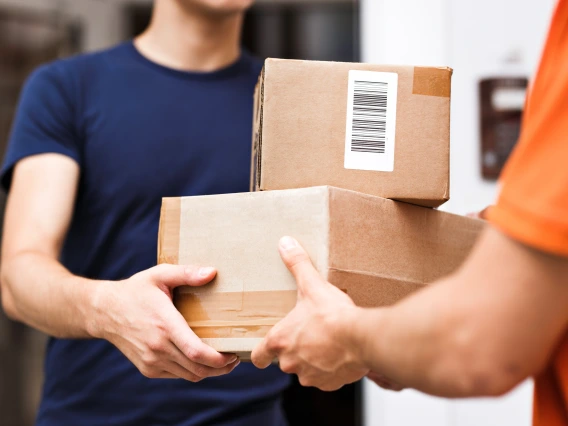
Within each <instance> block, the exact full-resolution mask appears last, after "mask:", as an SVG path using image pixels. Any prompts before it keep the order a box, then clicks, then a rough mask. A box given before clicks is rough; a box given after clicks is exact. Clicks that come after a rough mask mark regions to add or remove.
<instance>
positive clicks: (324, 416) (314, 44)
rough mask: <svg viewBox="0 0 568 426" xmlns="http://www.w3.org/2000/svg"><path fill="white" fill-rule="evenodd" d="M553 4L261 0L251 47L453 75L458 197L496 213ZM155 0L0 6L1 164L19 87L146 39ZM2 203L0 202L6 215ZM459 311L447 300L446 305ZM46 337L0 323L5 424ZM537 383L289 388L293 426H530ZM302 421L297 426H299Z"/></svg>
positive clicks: (21, 425)
mask: <svg viewBox="0 0 568 426" xmlns="http://www.w3.org/2000/svg"><path fill="white" fill-rule="evenodd" d="M554 3H555V2H554V0H539V1H538V2H535V1H531V0H477V1H476V2H467V1H461V0H427V1H425V0H359V1H355V0H257V4H256V5H255V6H254V7H253V8H252V9H251V10H250V12H249V13H248V15H247V17H246V20H245V27H244V32H243V44H244V46H246V47H247V48H248V49H249V50H250V51H252V52H253V53H254V54H256V55H258V56H260V57H268V56H271V57H280V58H294V59H318V60H334V61H364V62H375V63H391V64H420V65H438V66H450V67H452V68H454V77H453V85H452V142H451V144H452V147H451V151H452V152H451V156H452V158H451V164H452V175H451V186H452V192H451V200H450V202H448V203H447V204H445V205H444V206H443V210H447V211H452V212H455V213H466V212H470V211H475V210H478V209H481V208H483V207H484V206H486V205H488V204H490V203H491V202H492V201H493V200H494V198H495V196H496V194H497V190H498V188H497V183H496V178H497V177H498V175H499V172H500V170H501V166H502V164H503V162H504V161H505V160H506V159H507V156H508V155H509V153H510V151H511V149H512V147H513V146H514V144H515V142H516V139H517V136H518V132H519V123H520V119H521V116H522V105H523V101H524V96H525V93H526V87H527V82H528V80H529V79H530V78H531V76H532V75H533V74H534V71H535V67H536V65H537V63H538V59H539V53H540V48H541V46H542V43H543V42H544V38H545V35H546V28H547V24H548V20H549V19H550V16H551V13H552V9H553V6H554ZM150 13H151V1H150V0H0V156H3V155H4V151H5V148H6V142H7V137H8V134H9V129H10V125H11V121H12V118H13V114H14V109H15V106H16V104H17V99H18V95H19V92H20V89H21V86H22V84H23V82H24V80H25V78H26V77H27V75H28V74H29V73H30V71H31V70H33V69H34V68H35V67H36V66H38V65H39V64H41V63H44V62H46V61H50V60H53V59H56V58H58V57H63V56H67V55H72V54H76V53H80V52H85V51H93V50H97V49H101V48H105V47H108V46H111V45H113V44H116V43H118V42H120V41H123V40H126V39H129V38H131V37H133V36H135V35H136V34H138V33H139V32H140V31H142V30H143V29H144V28H145V26H146V25H147V23H148V19H149V17H150ZM3 206H4V194H1V195H0V215H1V212H2V211H3ZM448 303H451V301H448ZM44 343H45V337H44V336H42V335H41V334H39V333H37V332H35V331H32V330H30V329H28V328H26V327H25V326H22V325H20V324H16V323H13V322H11V321H9V320H8V319H6V318H5V317H4V316H3V314H2V313H0V425H2V426H27V425H31V424H33V419H34V416H35V411H36V407H37V403H38V401H39V396H40V390H41V383H42V359H43V351H44ZM531 392H532V384H531V383H530V382H527V383H524V384H523V385H521V386H520V387H519V388H518V389H516V390H515V391H513V392H512V393H511V394H509V395H507V396H505V397H503V398H500V399H497V400H485V399H474V400H466V401H462V400H454V401H448V400H444V399H439V398H431V397H427V396H424V395H422V394H420V393H418V392H413V391H405V392H402V393H400V394H394V393H389V392H384V391H382V390H380V389H379V388H377V387H375V386H374V385H372V384H371V383H368V382H364V383H362V384H357V385H353V386H349V387H346V388H344V389H342V390H341V391H339V392H335V393H328V394H325V393H321V392H318V391H315V390H309V389H301V388H300V387H299V386H297V385H296V386H293V387H292V388H291V389H290V390H289V391H288V393H287V395H286V402H285V406H286V410H287V412H288V416H289V418H290V421H291V424H292V425H296V424H310V425H314V426H318V425H322V426H324V425H325V426H327V425H329V426H335V425H337V426H351V425H353V426H363V425H364V426H371V425H373V426H375V425H376V426H411V425H421V426H430V425H436V426H474V425H476V426H477V425H484V426H491V425H495V426H497V425H499V426H509V425H510V426H525V425H526V426H528V425H529V424H530V416H531V409H532V404H531V398H532V395H531ZM300 422H301V423H300Z"/></svg>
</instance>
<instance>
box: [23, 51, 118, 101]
mask: <svg viewBox="0 0 568 426" xmlns="http://www.w3.org/2000/svg"><path fill="white" fill-rule="evenodd" d="M125 49H126V46H125V44H120V45H118V46H115V47H112V48H110V49H105V50H100V51H96V52H91V53H83V54H78V55H74V56H70V57H68V58H63V59H57V60H55V61H52V62H48V63H46V64H43V65H41V66H40V67H38V68H36V69H35V70H34V71H33V72H32V73H31V74H30V76H29V77H28V79H27V82H26V88H27V89H28V90H30V89H33V90H34V91H38V90H40V91H44V90H55V91H59V92H64V93H69V94H70V93H73V92H74V91H77V90H80V88H81V86H82V85H85V84H88V83H89V81H90V82H91V83H94V79H96V77H97V76H100V75H104V73H105V71H108V70H110V69H111V68H112V64H113V63H114V61H115V60H117V59H119V58H120V57H121V56H124V51H125Z"/></svg>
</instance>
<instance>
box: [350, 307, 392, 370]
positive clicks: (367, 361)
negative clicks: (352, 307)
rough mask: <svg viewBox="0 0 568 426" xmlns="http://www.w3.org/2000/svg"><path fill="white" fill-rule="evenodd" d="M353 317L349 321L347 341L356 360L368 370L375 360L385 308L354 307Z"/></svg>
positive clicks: (371, 367)
mask: <svg viewBox="0 0 568 426" xmlns="http://www.w3.org/2000/svg"><path fill="white" fill-rule="evenodd" d="M356 309H357V311H356V312H355V313H354V318H353V319H352V320H351V321H350V322H351V324H352V327H351V329H350V333H349V336H348V338H349V342H348V344H349V345H351V347H352V348H353V350H354V352H355V356H356V359H357V361H358V362H359V363H360V365H362V366H363V367H365V368H368V369H369V370H372V369H373V365H374V364H376V361H377V353H376V348H377V341H378V340H380V336H381V330H382V329H383V327H382V325H381V324H382V322H383V318H384V314H385V312H386V310H385V309H373V308H356Z"/></svg>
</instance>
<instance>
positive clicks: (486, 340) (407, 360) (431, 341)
mask: <svg viewBox="0 0 568 426" xmlns="http://www.w3.org/2000/svg"><path fill="white" fill-rule="evenodd" d="M567 273H568V262H567V261H566V260H565V259H562V258H556V257H553V256H549V255H546V254H544V253H540V252H537V251H535V250H533V249H530V248H528V247H525V246H523V245H521V244H519V243H516V242H514V241H513V240H511V239H509V238H508V237H505V236H504V235H502V234H500V233H499V232H497V231H495V230H492V229H489V230H487V231H486V232H485V233H484V235H483V236H482V238H481V239H480V241H479V243H478V244H477V246H476V248H475V249H474V251H473V253H472V254H471V256H470V257H469V258H468V260H467V261H466V262H465V264H464V265H463V267H462V268H461V269H460V270H459V271H458V272H457V273H456V274H454V275H452V276H451V277H448V278H446V279H444V280H442V281H440V282H438V283H435V284H432V285H429V286H427V287H426V288H425V289H424V290H422V291H420V292H418V293H417V294H415V295H413V296H411V297H409V298H407V299H404V300H403V301H401V302H400V303H398V304H397V305H395V306H393V307H390V308H384V309H375V310H359V311H358V314H355V315H353V317H357V318H354V319H352V320H351V321H350V322H351V324H350V325H348V327H352V328H353V333H352V334H353V336H354V337H353V338H354V339H355V341H354V342H353V343H352V344H353V345H354V346H355V347H358V348H361V353H360V356H361V357H362V359H363V360H364V362H365V363H366V365H368V367H369V368H370V369H371V370H373V371H376V372H378V373H381V374H384V375H385V376H387V377H389V378H390V379H391V380H393V381H394V382H397V383H399V384H401V385H405V386H407V387H413V388H416V389H419V390H422V391H424V392H427V393H430V394H434V395H440V396H447V397H462V396H492V395H499V394H502V393H504V392H507V391H508V390H510V389H512V388H513V387H514V386H515V385H517V384H518V383H520V382H521V381H522V380H524V379H526V378H527V377H530V376H532V375H535V374H537V373H538V372H539V371H542V369H543V368H544V367H545V366H546V365H547V363H548V360H549V359H550V356H551V354H552V353H553V351H554V350H555V347H556V345H557V342H558V340H559V339H560V338H561V337H562V336H563V335H564V334H565V332H566V327H567V326H568V314H567V313H566V312H567V311H566V304H567V303H568V288H567V287H566V278H565V277H566V274H567Z"/></svg>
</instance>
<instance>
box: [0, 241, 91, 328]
mask: <svg viewBox="0 0 568 426" xmlns="http://www.w3.org/2000/svg"><path fill="white" fill-rule="evenodd" d="M101 284H102V282H101V281H95V280H89V279H85V278H80V277H77V276H75V275H73V274H71V273H70V272H69V271H68V270H67V269H65V268H64V267H63V266H62V265H61V264H60V263H59V262H58V261H57V260H55V259H53V258H51V257H49V256H47V255H45V254H42V253H40V252H33V251H28V252H21V253H18V254H15V255H13V256H11V257H9V258H7V259H6V258H5V259H4V260H3V262H2V287H3V290H4V291H3V293H4V294H7V296H8V297H9V298H10V299H11V301H10V302H9V303H10V306H11V309H10V311H11V312H7V313H9V314H11V316H13V317H14V319H16V320H18V321H21V322H23V323H25V324H27V325H29V326H31V327H34V328H36V329H39V330H41V331H43V332H45V333H47V334H49V335H52V336H55V337H60V338H89V337H94V336H93V330H94V324H93V321H94V309H93V302H94V297H95V291H96V290H97V288H98V287H99V286H100V285H101ZM5 305H6V303H5Z"/></svg>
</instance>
